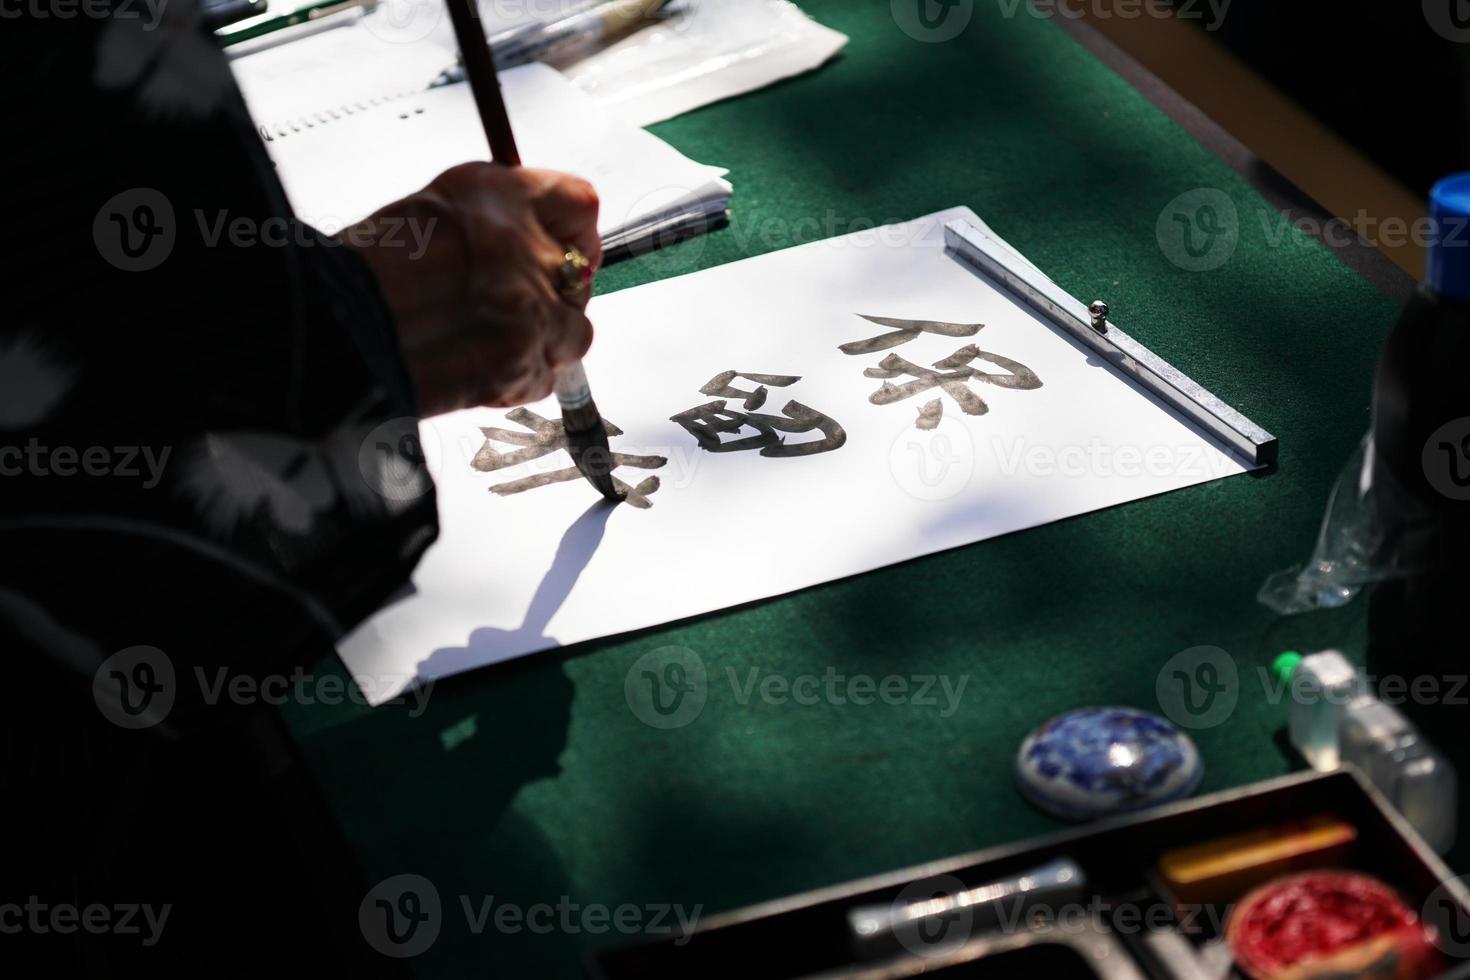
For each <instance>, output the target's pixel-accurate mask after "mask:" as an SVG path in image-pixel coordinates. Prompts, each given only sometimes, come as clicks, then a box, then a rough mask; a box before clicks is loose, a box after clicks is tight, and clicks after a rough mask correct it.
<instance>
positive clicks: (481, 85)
mask: <svg viewBox="0 0 1470 980" xmlns="http://www.w3.org/2000/svg"><path fill="white" fill-rule="evenodd" d="M447 2H448V6H449V19H450V20H451V21H453V23H454V38H455V41H456V42H457V43H458V44H459V56H460V59H461V60H462V61H463V62H464V72H465V79H466V80H467V81H468V82H469V85H470V92H471V93H472V94H473V95H474V97H475V106H476V108H478V109H479V111H480V123H481V125H483V126H484V127H485V138H486V139H487V140H488V141H489V143H490V157H491V159H493V160H494V161H495V162H496V163H498V164H501V165H502V166H506V167H519V166H520V165H521V154H520V151H519V150H517V149H516V138H515V134H514V133H513V132H511V128H510V114H509V113H507V112H506V111H505V97H504V95H502V94H501V91H500V79H499V77H498V76H497V75H496V73H495V56H494V55H493V54H491V52H490V44H489V42H488V41H486V40H485V32H484V30H483V29H482V28H481V26H480V17H479V12H478V11H477V10H476V8H475V7H474V6H473V4H474V0H447ZM556 400H557V402H559V403H560V404H561V420H562V427H563V428H565V429H566V433H567V452H569V453H571V456H572V462H573V463H575V464H577V469H578V470H579V471H580V472H581V474H582V475H583V476H585V477H586V478H587V482H588V483H591V484H592V486H593V487H594V488H596V490H597V492H598V493H600V494H602V495H603V496H604V497H606V498H607V499H608V500H611V501H614V502H617V501H620V500H622V499H623V493H622V491H620V490H618V488H617V487H615V486H614V485H613V479H612V467H613V462H612V449H611V448H610V447H609V446H608V444H607V430H606V429H605V428H603V424H602V414H601V413H600V412H598V410H597V403H596V402H594V401H593V400H592V389H591V388H590V387H588V385H587V373H586V372H585V371H583V370H582V362H581V361H577V362H576V363H574V364H571V365H569V366H567V367H565V368H563V369H562V370H561V371H560V372H559V373H558V374H557V377H556Z"/></svg>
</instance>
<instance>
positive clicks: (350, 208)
mask: <svg viewBox="0 0 1470 980" xmlns="http://www.w3.org/2000/svg"><path fill="white" fill-rule="evenodd" d="M323 37H325V35H324V36H323ZM309 40H310V39H309ZM501 86H502V89H503V90H504V92H505V99H506V105H507V107H508V109H509V112H510V118H511V123H512V125H513V127H514V128H515V132H516V140H517V143H518V144H519V147H520V151H521V157H522V159H523V161H524V163H525V164H526V165H527V166H534V167H540V168H545V169H550V170H561V171H565V172H567V173H572V174H576V175H578V176H580V177H584V178H586V179H587V180H589V181H591V182H592V184H593V186H594V187H596V188H597V192H598V195H599V197H600V198H601V199H602V211H601V217H600V220H599V221H598V230H599V231H600V232H601V233H602V237H603V244H604V247H605V248H607V249H609V250H611V249H614V248H632V249H636V248H638V247H640V246H642V245H645V244H647V243H649V242H650V241H652V240H653V239H655V238H656V237H658V236H660V235H661V234H666V233H669V232H670V230H671V229H673V228H678V227H683V226H701V225H704V224H706V223H708V222H709V221H710V220H712V219H714V218H716V217H718V216H720V215H722V214H723V213H724V211H725V208H726V205H727V204H728V201H729V197H730V191H731V187H730V184H729V183H728V182H726V181H725V180H724V179H723V177H724V174H725V173H726V171H724V170H721V169H718V168H715V167H708V166H704V165H702V164H699V163H696V162H694V161H693V160H690V159H689V158H688V157H686V156H684V155H683V154H681V153H679V152H678V151H677V150H675V149H674V148H673V147H671V146H669V145H668V144H667V143H664V142H663V141H662V140H660V139H658V138H657V137H655V136H653V135H652V134H650V133H647V132H644V131H643V130H641V129H638V128H637V127H635V126H632V125H630V124H628V123H625V122H623V121H622V120H621V119H619V118H618V117H616V116H614V115H612V114H610V113H608V112H607V111H606V110H604V109H601V108H600V107H599V106H597V104H596V103H594V102H593V101H592V100H591V99H590V98H589V97H588V96H587V95H585V94H584V93H582V92H581V91H579V90H578V89H577V88H576V87H575V86H573V85H572V84H571V83H570V82H568V81H567V80H566V79H565V78H564V77H563V76H562V75H561V74H560V73H558V72H556V71H555V70H553V69H551V68H548V67H546V66H544V65H526V66H523V67H521V68H515V69H512V70H510V71H507V72H504V73H503V74H502V75H501ZM297 91H298V92H299V91H301V89H300V88H297ZM248 97H249V91H248V89H247V98H248ZM270 101H271V103H272V104H278V100H274V99H273V100H270ZM334 101H338V103H339V104H336V105H324V106H322V107H320V108H319V109H316V110H311V111H309V112H308V113H305V114H286V115H283V116H279V117H274V118H273V117H270V116H265V115H262V114H261V112H260V110H259V109H257V108H256V107H255V103H254V102H252V111H254V112H256V122H257V123H258V124H260V126H261V129H262V135H263V136H264V137H265V139H266V148H267V150H268V151H269V152H270V155H271V159H272V160H274V161H275V164H276V168H277V171H278V173H279V175H280V178H281V182H282V184H284V185H285V188H286V193H287V195H288V196H289V197H290V199H291V203H292V205H293V207H294V208H295V210H296V213H297V214H298V215H299V216H300V217H301V218H302V220H304V221H306V222H307V223H308V224H311V225H313V226H314V227H317V228H320V229H321V230H323V231H326V232H328V233H332V232H336V231H338V230H340V229H341V228H343V227H346V226H347V225H350V224H352V223H354V222H356V221H359V220H361V219H362V218H365V217H367V216H368V215H369V214H371V213H372V212H373V211H375V210H377V209H378V208H380V207H382V206H383V205H385V204H388V203H389V202H391V201H394V200H397V199H398V198H401V197H403V196H405V195H407V194H411V193H413V192H414V191H416V190H418V189H420V188H422V187H423V186H424V185H425V184H427V183H429V181H431V180H433V179H434V177H435V176H437V175H438V174H440V173H442V172H443V171H445V170H447V169H449V168H450V167H453V166H455V165H457V164H461V163H465V162H468V161H473V160H488V159H490V149H489V147H488V145H487V144H486V140H485V134H484V129H483V127H482V125H481V123H480V117H479V113H478V112H477V110H476V108H475V102H474V98H473V96H472V94H471V92H470V89H469V86H467V85H451V86H447V87H444V88H436V89H427V90H421V91H410V92H403V93H397V94H394V93H389V94H387V95H384V96H378V97H374V98H364V99H363V100H361V101H358V100H356V99H350V98H344V99H339V100H334Z"/></svg>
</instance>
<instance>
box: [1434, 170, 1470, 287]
mask: <svg viewBox="0 0 1470 980" xmlns="http://www.w3.org/2000/svg"><path fill="white" fill-rule="evenodd" d="M1429 217H1430V220H1431V221H1432V222H1433V231H1432V233H1431V236H1430V240H1429V256H1428V272H1427V274H1426V276H1425V282H1427V283H1428V284H1429V288H1430V289H1432V290H1434V291H1435V292H1436V293H1438V294H1439V295H1441V296H1447V297H1449V298H1450V299H1460V300H1470V172H1467V173H1460V174H1455V175H1454V176H1453V177H1446V178H1445V179H1444V180H1441V181H1440V182H1439V183H1437V184H1435V185H1434V189H1433V190H1431V191H1430V192H1429Z"/></svg>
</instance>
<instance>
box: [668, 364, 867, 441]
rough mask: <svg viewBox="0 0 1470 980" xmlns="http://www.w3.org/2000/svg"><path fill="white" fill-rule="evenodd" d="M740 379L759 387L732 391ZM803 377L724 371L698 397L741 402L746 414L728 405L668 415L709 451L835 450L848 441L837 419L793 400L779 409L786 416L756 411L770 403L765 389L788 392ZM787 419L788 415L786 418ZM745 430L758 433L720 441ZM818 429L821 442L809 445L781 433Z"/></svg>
mask: <svg viewBox="0 0 1470 980" xmlns="http://www.w3.org/2000/svg"><path fill="white" fill-rule="evenodd" d="M736 378H745V379H746V380H748V381H754V382H755V383H756V386H757V387H756V389H755V390H754V391H745V390H742V389H740V388H733V387H731V386H730V385H731V382H733V381H734V380H735V379H736ZM800 380H801V378H800V377H796V376H792V375H785V374H746V373H743V372H737V371H725V372H722V373H720V374H717V375H715V376H714V377H713V378H711V379H710V380H709V383H708V384H706V385H705V386H704V387H702V388H700V389H699V391H700V394H704V395H719V396H721V397H722V398H738V399H740V400H741V403H742V404H743V406H744V407H745V409H746V411H743V412H742V411H738V410H736V409H733V408H730V407H728V404H727V403H726V402H724V401H712V402H706V403H705V404H703V405H697V406H695V407H694V408H691V409H689V410H688V411H685V412H680V413H679V414H677V415H672V416H670V417H669V421H671V422H677V423H679V424H680V425H681V426H683V427H684V429H685V431H687V432H688V433H689V434H690V435H692V436H693V437H694V438H695V440H696V441H697V442H698V443H699V448H701V449H703V450H705V451H706V452H711V453H736V452H744V451H746V450H750V449H759V450H760V454H761V455H762V456H770V457H787V456H815V455H817V454H818V453H826V452H831V451H832V450H834V449H839V448H841V447H842V445H843V443H845V442H847V433H846V432H845V431H844V430H843V428H842V426H840V425H838V424H837V422H835V421H834V420H833V419H831V418H829V417H828V416H826V415H823V414H822V413H821V412H818V411H817V410H815V409H812V408H808V407H807V406H805V405H803V404H802V403H801V402H798V401H789V402H787V403H786V406H785V407H784V408H782V409H781V412H782V413H783V414H782V415H766V414H762V413H757V412H755V411H754V409H757V408H760V407H761V406H762V405H764V404H765V402H766V397H767V395H769V394H770V390H769V389H768V388H767V387H766V385H774V386H775V387H777V388H787V387H790V386H791V385H793V384H795V383H796V382H798V381H800ZM783 415H784V417H783ZM746 426H749V427H750V428H752V429H754V430H755V434H754V435H749V436H746V437H744V438H742V439H730V440H728V441H723V442H722V441H721V439H720V435H721V433H724V434H726V435H735V434H737V433H739V432H740V430H741V429H742V428H744V427H746ZM813 430H817V431H820V432H821V433H822V438H820V439H812V440H808V441H806V442H798V443H789V442H787V441H786V437H785V436H783V435H781V433H783V432H784V433H790V434H793V435H797V434H800V433H803V432H811V431H813Z"/></svg>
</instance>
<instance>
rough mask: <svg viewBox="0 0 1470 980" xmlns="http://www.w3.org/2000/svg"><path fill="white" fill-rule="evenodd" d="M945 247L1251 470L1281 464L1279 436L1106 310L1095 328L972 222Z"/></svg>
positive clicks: (948, 230)
mask: <svg viewBox="0 0 1470 980" xmlns="http://www.w3.org/2000/svg"><path fill="white" fill-rule="evenodd" d="M944 244H945V245H946V246H948V247H949V248H950V249H951V250H953V251H954V253H955V254H956V255H958V256H959V257H960V258H962V259H964V260H965V261H966V262H968V263H969V264H970V265H972V266H974V267H975V268H976V269H979V270H980V271H981V272H983V273H984V274H985V275H987V276H989V277H990V278H991V279H994V280H995V281H996V282H998V283H1000V284H1001V285H1003V286H1005V287H1006V289H1008V290H1009V291H1010V292H1011V293H1012V294H1014V295H1015V297H1016V298H1017V299H1019V300H1020V301H1021V302H1022V303H1024V304H1025V305H1026V306H1028V307H1030V308H1031V309H1032V310H1034V311H1036V312H1037V313H1039V314H1040V315H1041V316H1043V317H1045V318H1046V319H1047V320H1050V321H1051V322H1052V323H1054V324H1056V325H1057V326H1058V327H1060V328H1061V329H1063V330H1065V331H1066V332H1067V333H1068V334H1070V335H1071V336H1072V337H1074V338H1076V339H1077V340H1079V341H1081V342H1082V343H1083V344H1086V345H1087V346H1088V347H1090V348H1092V350H1094V351H1096V352H1097V353H1098V354H1099V355H1100V356H1101V357H1102V358H1103V359H1104V360H1105V361H1107V362H1108V363H1109V364H1111V365H1113V367H1115V368H1117V369H1118V370H1119V371H1121V372H1122V373H1123V374H1125V375H1126V376H1128V377H1130V378H1132V379H1133V380H1135V381H1137V382H1138V383H1139V384H1140V385H1142V386H1143V387H1144V388H1146V389H1147V390H1148V391H1150V392H1152V393H1153V394H1154V395H1156V396H1158V397H1159V398H1160V399H1162V400H1163V401H1164V402H1165V403H1166V404H1168V405H1169V406H1170V407H1171V408H1173V409H1174V410H1175V411H1177V412H1179V413H1180V414H1181V415H1183V416H1185V417H1186V418H1188V419H1189V420H1190V421H1191V422H1193V423H1194V424H1195V425H1197V426H1198V427H1199V428H1201V429H1203V430H1204V431H1205V433H1206V434H1208V435H1210V436H1211V437H1213V438H1214V439H1216V440H1217V441H1218V442H1220V443H1222V444H1224V446H1225V447H1226V448H1227V449H1229V450H1230V451H1231V452H1233V453H1234V454H1236V455H1237V456H1239V457H1241V458H1242V459H1244V460H1245V461H1246V462H1247V463H1249V464H1250V465H1252V466H1270V465H1271V464H1273V463H1275V462H1276V451H1277V443H1276V437H1275V436H1273V435H1271V433H1269V432H1267V431H1266V430H1265V429H1263V428H1261V427H1260V426H1259V425H1256V424H1255V423H1254V422H1252V421H1251V420H1250V419H1248V418H1246V417H1245V416H1244V415H1242V414H1241V413H1239V412H1237V411H1236V410H1235V409H1233V408H1231V407H1230V406H1229V405H1227V404H1225V403H1224V402H1223V401H1221V400H1220V399H1219V398H1217V397H1215V395H1214V394H1212V393H1211V392H1210V391H1209V390H1208V389H1206V388H1205V387H1203V386H1202V385H1200V384H1199V383H1198V382H1196V381H1194V380H1193V379H1191V378H1190V377H1189V376H1188V375H1186V374H1185V373H1184V372H1182V371H1180V370H1179V369H1178V368H1176V367H1174V365H1172V364H1170V363H1169V362H1168V361H1166V360H1164V359H1163V358H1162V357H1159V356H1158V355H1157V354H1155V353H1154V352H1153V351H1151V350H1149V349H1148V348H1147V347H1145V346H1143V344H1141V343H1139V342H1138V341H1137V340H1134V339H1133V338H1132V337H1130V336H1128V334H1126V333H1124V332H1123V331H1122V330H1120V329H1119V328H1118V327H1117V326H1116V325H1114V324H1113V323H1111V322H1110V321H1108V320H1107V310H1106V307H1105V306H1102V307H1099V310H1100V313H1101V316H1100V317H1099V318H1098V319H1097V326H1094V325H1093V321H1094V317H1093V315H1092V313H1091V312H1090V311H1089V309H1088V307H1087V306H1085V305H1083V304H1082V303H1080V302H1078V301H1077V300H1076V299H1075V298H1073V297H1072V296H1070V295H1068V294H1067V292H1066V291H1065V290H1063V289H1062V288H1061V287H1060V286H1058V285H1057V284H1056V283H1054V282H1052V281H1051V280H1050V279H1047V278H1045V277H1044V276H1038V275H1037V274H1036V273H1035V272H1033V271H1032V270H1030V269H1026V268H1023V267H1021V266H1019V265H1017V264H1016V263H1015V261H1014V258H1013V257H1012V255H1011V253H1010V251H1009V250H1008V249H1006V248H1005V246H1003V245H1001V244H1000V243H999V242H997V241H996V240H995V239H994V238H991V237H990V236H989V235H987V234H985V233H984V232H983V231H981V230H980V229H979V228H976V227H975V226H974V225H972V224H970V223H969V222H968V221H964V220H955V221H951V222H949V223H948V224H946V225H945V226H944Z"/></svg>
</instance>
